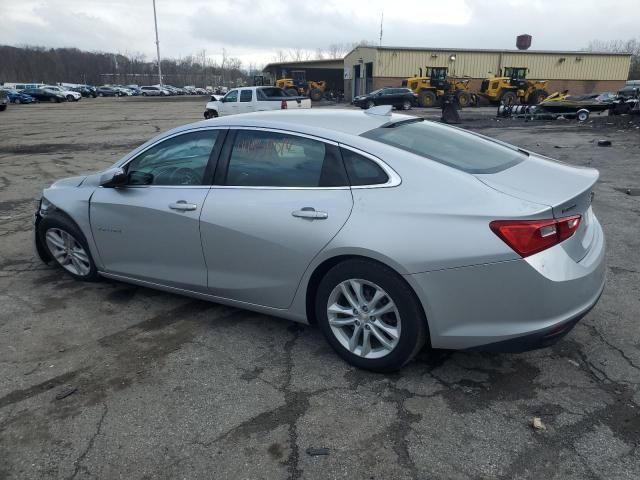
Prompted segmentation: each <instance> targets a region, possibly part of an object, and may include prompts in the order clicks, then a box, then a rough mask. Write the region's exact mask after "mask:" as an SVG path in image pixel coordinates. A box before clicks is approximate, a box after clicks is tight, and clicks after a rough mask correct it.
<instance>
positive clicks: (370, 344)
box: [327, 279, 401, 359]
mask: <svg viewBox="0 0 640 480" xmlns="http://www.w3.org/2000/svg"><path fill="white" fill-rule="evenodd" d="M327 318H328V320H329V326H330V328H331V331H332V333H333V335H334V336H335V337H336V339H337V340H338V341H339V342H340V344H341V345H342V346H343V347H344V348H346V349H347V350H348V351H349V352H351V353H353V354H354V355H357V356H359V357H362V358H368V359H372V358H381V357H384V356H386V355H388V354H389V353H391V351H393V349H394V348H395V347H396V345H397V344H398V341H399V339H400V331H401V320H400V313H399V312H398V308H397V306H396V304H395V303H394V301H393V299H392V298H391V296H390V295H389V294H388V293H387V292H386V291H384V290H383V289H382V288H381V287H379V286H378V285H376V284H375V283H373V282H370V281H367V280H362V279H349V280H345V281H343V282H341V283H339V284H338V285H337V286H336V287H335V288H334V289H333V290H332V292H331V294H330V295H329V299H328V302H327Z"/></svg>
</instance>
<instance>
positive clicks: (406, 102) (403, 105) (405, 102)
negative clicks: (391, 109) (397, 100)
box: [400, 100, 413, 110]
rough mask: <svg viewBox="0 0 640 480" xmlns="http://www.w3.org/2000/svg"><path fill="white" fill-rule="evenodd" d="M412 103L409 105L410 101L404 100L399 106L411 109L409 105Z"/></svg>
mask: <svg viewBox="0 0 640 480" xmlns="http://www.w3.org/2000/svg"><path fill="white" fill-rule="evenodd" d="M412 106H413V105H411V102H410V101H409V100H405V101H404V102H402V105H401V106H400V108H401V109H402V110H411V107H412Z"/></svg>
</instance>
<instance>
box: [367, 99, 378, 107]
mask: <svg viewBox="0 0 640 480" xmlns="http://www.w3.org/2000/svg"><path fill="white" fill-rule="evenodd" d="M375 106H376V104H375V103H374V102H373V100H368V101H367V103H366V104H365V108H367V109H369V108H373V107H375Z"/></svg>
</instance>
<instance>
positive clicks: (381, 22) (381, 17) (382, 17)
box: [380, 11, 384, 46]
mask: <svg viewBox="0 0 640 480" xmlns="http://www.w3.org/2000/svg"><path fill="white" fill-rule="evenodd" d="M383 22H384V11H382V15H381V16H380V46H382V24H383Z"/></svg>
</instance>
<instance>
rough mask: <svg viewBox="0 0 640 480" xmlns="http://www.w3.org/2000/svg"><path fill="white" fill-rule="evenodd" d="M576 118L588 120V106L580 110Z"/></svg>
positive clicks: (580, 120)
mask: <svg viewBox="0 0 640 480" xmlns="http://www.w3.org/2000/svg"><path fill="white" fill-rule="evenodd" d="M576 118H577V119H578V121H579V122H586V121H587V120H589V110H587V109H586V108H582V109H580V110H578V113H577V114H576Z"/></svg>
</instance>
